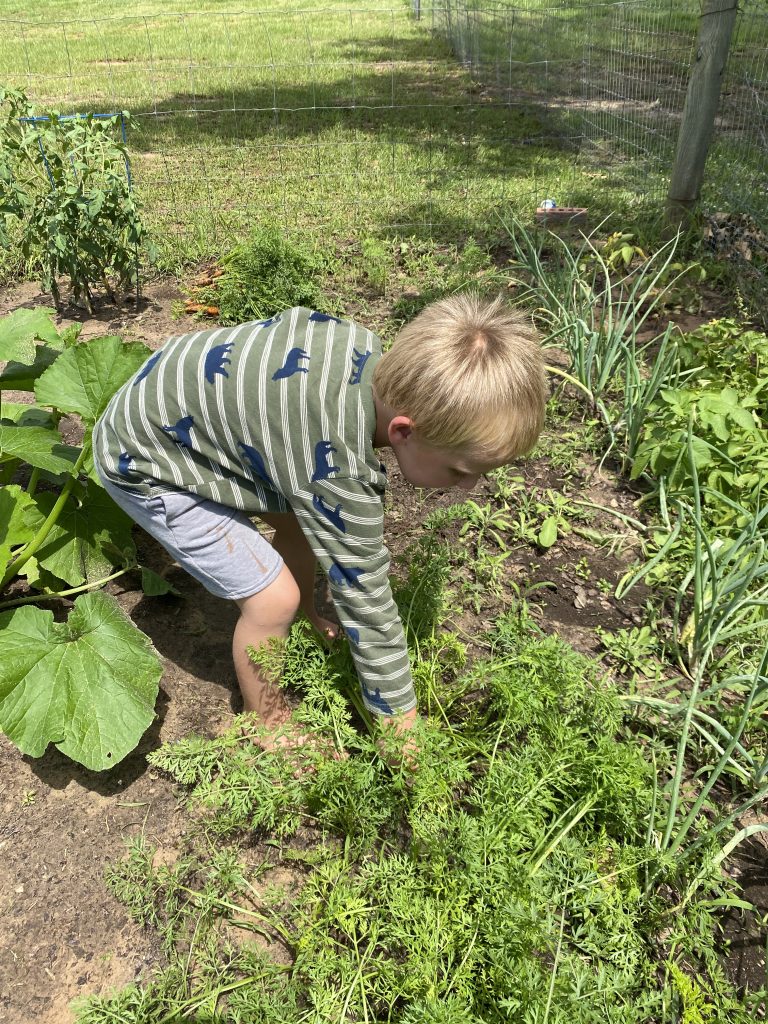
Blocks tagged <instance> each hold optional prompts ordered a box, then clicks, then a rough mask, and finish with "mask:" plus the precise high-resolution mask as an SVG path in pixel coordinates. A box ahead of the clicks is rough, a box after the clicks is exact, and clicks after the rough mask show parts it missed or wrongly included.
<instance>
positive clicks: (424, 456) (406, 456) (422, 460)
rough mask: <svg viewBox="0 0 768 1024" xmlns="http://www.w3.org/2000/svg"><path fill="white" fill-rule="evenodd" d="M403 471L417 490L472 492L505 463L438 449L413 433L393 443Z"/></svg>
mask: <svg viewBox="0 0 768 1024" xmlns="http://www.w3.org/2000/svg"><path fill="white" fill-rule="evenodd" d="M392 450H393V451H394V453H395V457H396V459H397V462H398V465H399V466H400V471H401V473H402V474H403V476H404V477H405V479H406V480H407V481H408V482H409V483H411V484H413V485H414V487H461V488H462V489H463V490H465V491H471V490H472V488H473V487H474V486H475V484H476V483H477V481H478V480H479V479H480V477H481V476H482V475H483V474H484V473H490V471H491V470H492V469H498V468H499V466H500V465H501V463H498V462H493V463H488V462H485V463H481V462H476V461H475V460H473V459H471V458H469V457H467V456H465V455H462V454H461V452H457V451H455V450H451V449H448V448H436V447H435V446H434V445H431V444H427V443H426V442H425V441H422V440H421V439H420V438H419V437H418V436H417V435H416V433H415V432H414V431H413V430H411V431H409V432H408V433H407V434H405V435H403V434H399V435H396V436H395V437H394V438H393V439H392Z"/></svg>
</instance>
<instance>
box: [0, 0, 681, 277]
mask: <svg viewBox="0 0 768 1024" xmlns="http://www.w3.org/2000/svg"><path fill="white" fill-rule="evenodd" d="M231 6H232V5H230V4H229V3H228V2H222V0H203V2H202V3H200V4H198V5H197V8H198V9H197V10H196V11H195V12H194V13H174V12H170V11H169V12H167V13H158V10H159V9H160V8H159V6H158V5H156V4H146V3H145V4H137V5H133V6H131V7H130V8H126V7H125V6H124V5H122V4H118V3H116V2H112V0H105V2H102V3H99V4H96V5H93V4H84V3H79V2H74V0H73V2H61V0H42V2H41V3H39V4H37V5H36V7H35V12H34V14H32V15H30V14H27V13H25V12H24V10H23V7H22V5H20V4H18V3H14V4H6V5H5V9H4V12H3V13H4V16H5V18H6V19H7V22H6V24H5V25H4V26H3V27H4V31H3V32H2V34H1V35H2V38H1V39H0V66H2V67H3V68H4V69H5V76H4V82H5V83H7V84H9V85H13V86H17V87H22V88H24V89H26V91H27V92H28V94H29V95H30V97H31V98H32V99H33V101H34V102H35V104H36V105H37V106H38V108H39V109H40V110H41V111H43V110H45V109H49V108H53V109H58V110H60V111H61V112H64V113H75V112H84V111H95V112H110V111H116V110H122V109H127V110H128V111H130V113H131V114H132V115H133V117H134V118H135V124H134V126H133V127H132V128H131V129H130V132H129V140H128V141H129V149H130V152H131V159H132V171H133V175H134V181H135V184H136V189H137V191H138V193H139V194H140V196H141V198H142V200H143V201H144V203H145V206H146V210H147V214H148V220H149V222H150V225H151V226H152V228H153V229H154V232H155V234H156V236H157V239H158V242H159V243H160V248H161V253H162V256H161V259H162V261H163V263H164V264H165V265H166V266H170V267H173V266H174V261H175V260H177V259H187V258H190V257H192V258H194V257H195V256H203V255H207V254H210V253H212V252H216V251H218V250H219V249H220V248H221V247H223V246H225V245H226V244H228V243H229V242H231V241H232V240H233V239H234V238H237V237H241V236H242V235H243V234H245V233H247V230H248V229H249V227H250V226H252V225H253V224H255V223H260V222H263V221H264V220H267V219H277V220H278V222H280V223H281V224H282V225H283V226H284V227H285V228H287V229H289V230H293V229H297V230H302V229H311V230H312V231H314V232H317V237H318V238H319V239H320V238H323V237H325V238H327V237H328V236H329V235H330V236H332V237H333V238H334V239H336V238H344V237H353V238H354V237H359V236H360V235H362V234H365V233H381V234H383V235H392V234H408V235H409V234H421V235H437V236H440V235H442V236H443V237H447V238H450V239H453V240H458V239H460V238H463V237H466V236H467V235H472V234H474V235H478V234H483V233H484V232H485V231H487V230H488V226H489V225H491V226H495V227H497V226H498V225H497V221H496V218H495V215H494V211H496V210H499V211H502V212H509V211H510V210H513V211H514V212H517V213H520V214H522V215H524V216H527V215H528V214H529V213H530V212H532V210H533V208H534V206H535V205H536V203H537V201H539V200H541V199H543V198H544V197H545V196H553V197H555V198H556V199H557V201H558V202H559V203H560V204H561V205H585V206H589V207H590V209H591V211H592V213H593V214H594V218H595V220H599V219H600V218H602V217H604V216H606V215H608V214H611V213H616V212H618V216H619V218H621V217H622V215H626V211H628V210H629V209H630V207H631V206H632V204H633V203H636V201H637V195H638V191H639V190H642V191H643V192H644V193H645V194H650V193H653V192H655V194H656V195H658V194H660V191H661V189H662V182H661V178H660V177H659V178H657V179H656V180H653V179H652V178H648V177H647V176H646V175H645V172H644V168H643V167H642V166H641V165H640V163H639V162H637V161H636V162H635V164H634V165H633V166H631V167H629V166H627V165H626V164H624V163H622V162H617V160H616V157H617V155H618V153H617V152H616V151H614V150H613V149H612V147H611V145H610V144H609V145H608V146H605V147H603V148H602V150H600V151H599V152H598V154H597V159H593V160H591V161H587V160H584V159H580V158H579V146H580V143H581V136H582V132H583V125H582V121H581V115H580V111H579V102H578V99H579V96H581V95H582V94H587V93H588V91H589V89H593V90H594V89H596V88H598V87H599V88H600V89H601V90H602V89H603V85H599V83H596V82H587V81H583V78H584V61H583V51H584V46H583V38H584V29H585V20H586V17H587V15H586V14H585V13H584V12H579V17H578V18H574V17H573V16H572V15H570V14H568V12H564V13H563V12H554V13H556V14H558V17H557V18H555V17H554V16H553V12H552V11H549V12H546V13H545V12H542V11H535V10H534V11H531V12H528V13H527V14H526V15H525V17H523V18H521V19H519V21H520V23H519V26H516V28H515V40H516V46H518V45H519V59H520V63H519V64H518V63H513V64H510V62H509V60H508V59H507V60H506V61H501V62H496V56H497V55H495V54H493V53H492V59H491V62H490V63H489V64H487V65H483V66H480V67H477V66H475V71H476V73H475V74H474V75H472V74H470V71H469V69H468V67H467V66H466V61H465V64H464V65H462V63H461V60H457V56H456V54H455V53H454V52H453V51H452V49H451V47H450V46H449V44H448V42H447V39H446V36H445V34H444V32H443V31H442V30H443V29H445V28H447V26H445V25H442V24H441V22H440V16H439V15H438V14H435V15H434V16H433V15H432V13H431V12H429V11H427V10H426V8H425V12H424V17H423V19H422V20H421V21H416V20H415V19H414V18H413V16H412V14H411V9H410V4H408V3H406V2H404V0H400V2H396V0H392V2H391V3H388V4H386V5H382V4H370V5H365V6H361V5H360V4H358V3H351V2H344V3H337V4H334V5H333V7H331V8H329V9H327V10H318V9H314V10H296V9H295V8H294V7H293V5H288V4H286V3H285V2H280V0H264V2H263V3H260V4H259V5H258V6H259V10H258V11H253V10H251V11H248V12H241V13H232V12H231V11H230V10H228V9H229V8H231ZM566 15H568V16H567V17H566ZM602 20H603V21H604V23H605V30H606V31H605V34H604V35H603V36H602V37H601V42H600V45H601V46H611V45H613V42H615V35H616V31H617V26H618V23H617V22H616V18H615V17H614V15H612V14H610V13H606V14H605V15H603V16H602ZM494 24H495V22H494V21H493V20H491V21H490V22H484V23H483V25H481V28H482V29H483V32H485V34H486V36H487V34H488V26H489V25H490V26H491V28H493V26H494ZM433 27H434V29H435V30H434V31H433ZM594 28H595V26H594V25H593V29H594ZM652 29H653V34H654V35H657V34H658V31H657V29H656V27H655V25H654V26H652ZM644 30H645V27H644ZM454 35H455V33H454ZM476 35H477V33H475V36H476ZM465 36H466V33H464V35H463V36H462V38H464V37H465ZM470 36H471V33H470ZM475 36H472V38H475ZM499 38H503V34H502V33H501V29H499ZM579 40H581V43H580V44H579ZM638 40H642V34H641V35H640V36H638ZM470 42H471V39H470ZM462 45H463V44H462V43H461V41H460V40H459V41H457V42H456V47H457V50H458V51H459V54H458V55H459V57H460V58H461V57H462V56H465V57H466V55H462V53H461V52H460V51H461V47H462ZM484 45H485V44H484ZM484 52H486V51H484ZM466 59H468V60H471V59H472V54H469V55H468V57H466ZM515 59H516V60H517V59H518V53H517V51H516V55H515ZM574 101H575V102H574ZM606 118H613V121H612V122H611V123H612V124H616V123H617V122H616V115H615V112H613V113H612V112H611V111H610V110H603V109H600V108H598V109H597V112H596V114H595V119H594V120H593V123H592V125H591V127H589V128H588V131H589V132H590V133H591V134H592V135H593V136H595V137H597V136H598V135H599V134H600V133H601V132H602V131H603V127H604V122H605V123H607V122H606V121H605V119H606ZM601 125H603V127H601Z"/></svg>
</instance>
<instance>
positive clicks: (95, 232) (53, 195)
mask: <svg viewBox="0 0 768 1024" xmlns="http://www.w3.org/2000/svg"><path fill="white" fill-rule="evenodd" d="M129 121H130V118H129V115H128V113H127V112H122V113H120V114H116V115H114V116H112V117H107V118H97V117H95V116H94V115H93V114H87V115H85V116H83V117H80V116H73V117H64V116H62V115H61V114H59V113H57V112H56V111H49V112H47V113H46V114H44V115H37V114H36V113H35V111H34V108H33V107H32V106H31V105H30V103H29V101H28V99H27V97H26V96H25V94H24V93H23V92H20V91H18V90H15V89H4V90H0V214H4V215H5V216H2V217H0V244H2V245H4V246H7V245H8V244H9V237H8V234H7V230H6V218H8V217H10V218H15V219H16V222H17V224H18V225H19V229H20V232H21V236H20V245H21V251H22V253H23V255H24V257H25V258H26V259H27V260H28V261H29V262H30V263H31V264H33V265H39V267H40V268H41V271H42V285H43V288H44V289H45V290H46V291H50V292H51V293H52V295H53V298H54V301H55V303H56V306H57V307H58V306H59V303H60V292H59V284H58V278H59V276H61V275H65V276H67V277H69V280H70V284H71V289H72V295H73V297H74V300H75V301H76V302H77V301H79V300H80V299H85V301H86V303H87V305H88V308H89V310H91V312H92V311H93V287H94V285H99V286H103V287H104V288H105V290H106V292H107V295H108V296H109V297H110V298H111V299H113V300H114V297H115V296H114V291H113V283H114V284H115V285H116V287H117V288H120V289H122V288H126V287H128V286H130V285H131V284H132V283H134V282H135V280H136V273H137V266H138V257H139V252H140V251H141V250H142V249H143V248H145V243H146V235H145V230H144V226H143V223H142V220H141V215H140V210H139V206H138V203H137V201H136V198H135V196H134V194H133V192H132V191H131V187H130V180H129V176H128V164H127V160H128V156H127V150H126V148H125V144H124V142H123V141H122V140H120V139H118V137H117V134H118V132H119V131H120V130H121V129H124V128H125V126H126V125H127V124H129Z"/></svg>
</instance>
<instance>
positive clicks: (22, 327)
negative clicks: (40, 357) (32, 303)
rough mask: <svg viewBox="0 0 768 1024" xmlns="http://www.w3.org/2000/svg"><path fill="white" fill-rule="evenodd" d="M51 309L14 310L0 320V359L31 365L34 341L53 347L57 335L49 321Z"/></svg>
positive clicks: (34, 348) (56, 341)
mask: <svg viewBox="0 0 768 1024" xmlns="http://www.w3.org/2000/svg"><path fill="white" fill-rule="evenodd" d="M52 313H53V310H52V309H45V308H43V307H42V306H39V307H38V308H37V309H15V310H14V311H13V312H12V313H9V314H8V315H7V316H4V317H2V318H0V359H2V360H5V361H10V360H14V361H16V362H19V363H33V362H34V360H35V350H36V348H37V346H36V344H35V341H36V340H37V339H38V338H39V339H40V341H46V342H48V343H49V344H50V345H53V346H54V347H55V346H56V345H57V344H58V343H59V334H58V331H57V330H56V328H55V327H54V325H53V321H52V320H51V314H52Z"/></svg>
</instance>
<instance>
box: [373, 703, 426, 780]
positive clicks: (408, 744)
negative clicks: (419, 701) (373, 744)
mask: <svg viewBox="0 0 768 1024" xmlns="http://www.w3.org/2000/svg"><path fill="white" fill-rule="evenodd" d="M418 718H419V716H418V713H417V711H416V708H411V710H410V711H406V712H404V713H403V714H402V715H394V716H392V717H389V716H383V717H382V718H380V720H379V721H380V722H381V727H382V729H383V730H386V731H387V732H389V731H390V730H392V732H394V734H395V735H396V736H397V737H398V739H399V740H400V741H401V742H400V743H399V744H398V746H399V748H400V749H401V750H402V752H403V764H404V766H405V767H406V768H408V769H409V770H410V771H415V770H416V767H417V761H416V755H417V754H418V752H419V747H418V744H417V743H416V741H415V739H414V738H413V736H412V735H410V733H411V730H412V729H413V727H414V725H415V724H416V722H417V721H418ZM381 746H383V747H386V746H390V744H386V743H384V744H382V745H381ZM381 752H382V754H384V755H385V756H386V753H385V750H384V749H382V751H381ZM393 767H397V766H396V765H393Z"/></svg>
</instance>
